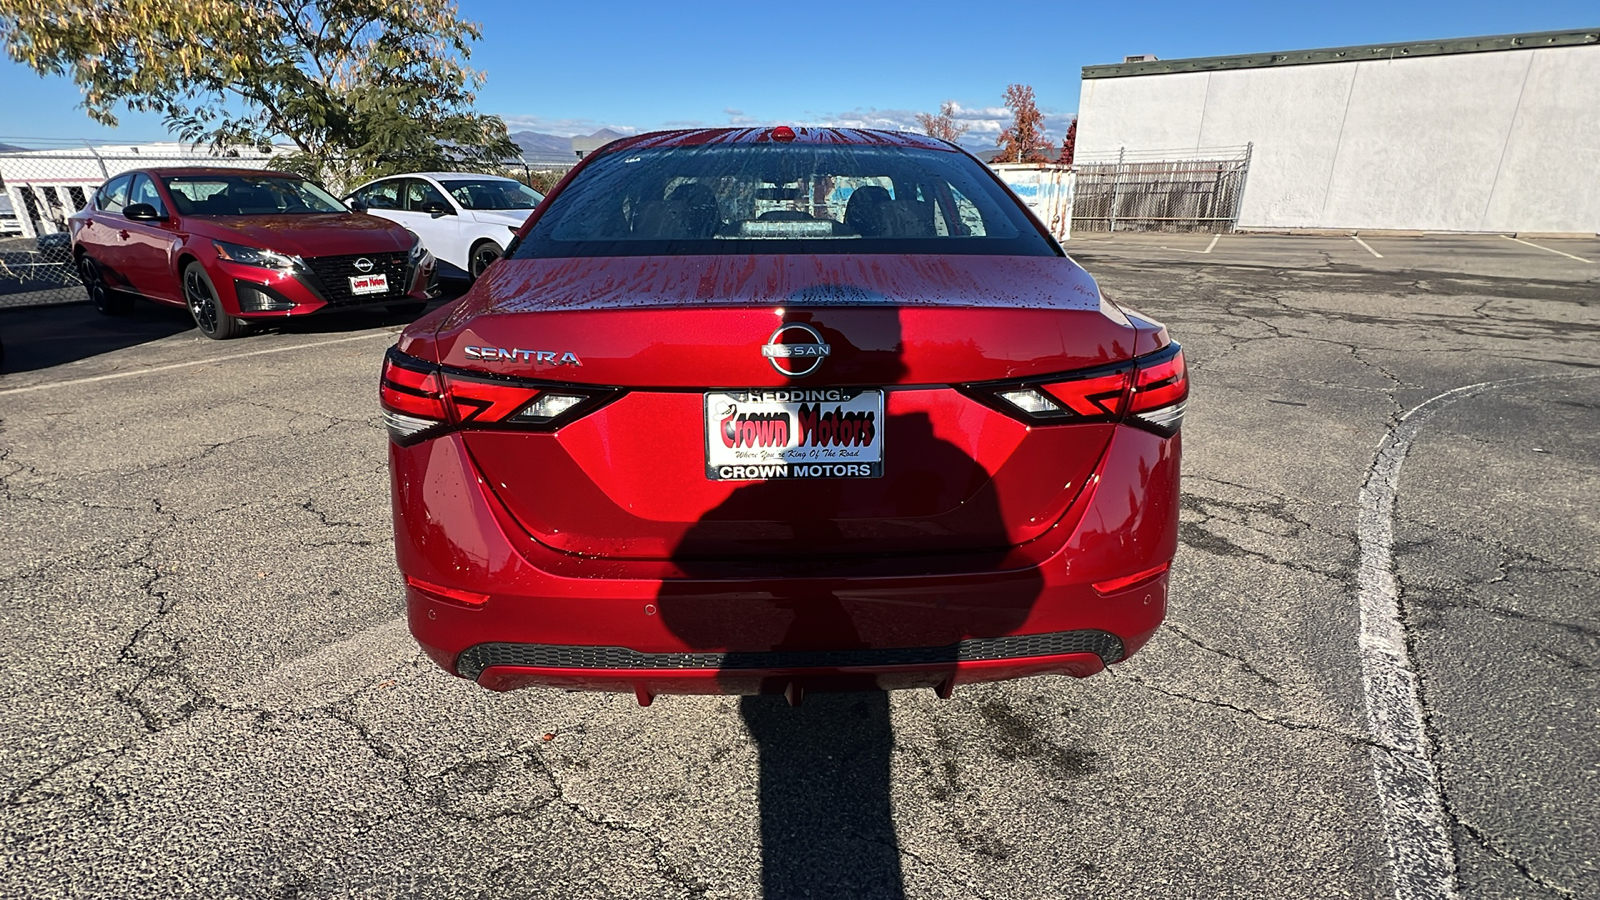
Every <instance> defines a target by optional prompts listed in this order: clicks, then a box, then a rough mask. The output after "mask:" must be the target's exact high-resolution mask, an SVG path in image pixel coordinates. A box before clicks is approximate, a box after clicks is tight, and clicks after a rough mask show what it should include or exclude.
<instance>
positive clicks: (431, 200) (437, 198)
mask: <svg viewBox="0 0 1600 900" xmlns="http://www.w3.org/2000/svg"><path fill="white" fill-rule="evenodd" d="M435 203H437V204H438V205H439V206H442V207H444V208H445V209H450V208H451V207H450V204H449V202H448V201H446V200H445V199H444V194H441V193H439V189H438V188H436V187H434V186H433V185H432V184H429V183H428V182H426V181H423V180H422V179H420V178H408V179H406V210H407V211H409V212H427V211H428V209H427V208H428V207H429V206H430V205H432V204H435Z"/></svg>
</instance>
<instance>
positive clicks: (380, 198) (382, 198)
mask: <svg viewBox="0 0 1600 900" xmlns="http://www.w3.org/2000/svg"><path fill="white" fill-rule="evenodd" d="M403 183H404V182H402V180H401V179H398V178H394V179H390V180H389V181H380V182H378V183H377V184H369V185H367V186H366V187H364V188H362V189H361V190H359V191H356V192H355V194H354V195H353V196H352V199H354V200H355V201H356V202H357V203H360V204H361V205H363V206H365V207H366V208H368V209H401V208H402V204H401V200H400V188H401V185H402V184H403Z"/></svg>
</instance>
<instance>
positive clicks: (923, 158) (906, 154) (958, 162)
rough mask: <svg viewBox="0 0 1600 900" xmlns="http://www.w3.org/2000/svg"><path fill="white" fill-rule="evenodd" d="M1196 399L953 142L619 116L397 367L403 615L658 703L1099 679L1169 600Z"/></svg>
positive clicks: (509, 663)
mask: <svg viewBox="0 0 1600 900" xmlns="http://www.w3.org/2000/svg"><path fill="white" fill-rule="evenodd" d="M1187 396H1188V381H1187V376H1186V373H1185V369H1184V363H1183V355H1182V353H1181V351H1180V350H1179V348H1178V345H1177V344H1175V343H1173V342H1172V341H1171V340H1170V339H1169V337H1168V335H1167V331H1166V329H1165V328H1164V327H1163V326H1161V325H1160V324H1158V323H1155V322H1152V321H1150V320H1148V319H1145V318H1142V317H1140V316H1138V315H1137V314H1135V313H1133V312H1131V311H1128V310H1125V309H1122V308H1119V307H1118V306H1117V305H1116V304H1115V303H1114V302H1112V301H1111V300H1109V299H1108V298H1106V297H1105V296H1104V295H1103V294H1102V293H1101V292H1100V290H1099V288H1098V287H1097V286H1096V284H1095V282H1094V279H1093V278H1091V277H1090V276H1089V275H1088V273H1086V272H1085V271H1084V270H1083V269H1081V268H1080V267H1079V266H1078V265H1077V264H1076V263H1074V262H1073V261H1072V260H1071V259H1069V258H1067V256H1066V255H1065V254H1064V253H1063V252H1062V250H1061V248H1060V247H1059V246H1058V245H1057V244H1056V242H1055V241H1054V240H1052V239H1051V237H1050V235H1049V234H1048V232H1047V231H1046V230H1045V229H1044V228H1043V227H1042V226H1041V225H1040V224H1039V223H1038V222H1037V221H1036V220H1035V219H1033V218H1032V217H1031V216H1030V215H1029V213H1028V212H1027V210H1026V209H1025V208H1024V207H1023V206H1022V205H1021V204H1020V203H1019V202H1018V201H1017V199H1016V198H1015V197H1014V196H1013V195H1012V194H1011V193H1010V192H1009V191H1007V190H1006V188H1005V187H1004V186H1003V185H1002V184H1001V183H1000V182H999V181H998V180H996V179H995V178H994V176H993V175H992V174H991V173H990V172H989V170H988V169H987V168H985V167H984V166H983V165H982V164H981V163H979V162H978V161H977V160H976V159H974V158H973V157H971V156H969V155H967V154H966V153H964V152H962V151H961V150H959V149H957V148H955V147H953V146H951V145H948V144H945V143H942V142H939V141H935V140H932V139H927V138H922V137H918V136H912V135H906V134H895V133H886V132H877V131H840V130H831V129H790V128H787V127H778V128H773V129H770V130H768V129H759V130H709V131H683V132H669V133H659V134H648V135H642V136H639V137H634V138H628V139H624V140H621V141H617V142H615V143H612V144H610V145H608V146H606V147H605V148H603V149H601V150H600V151H597V152H596V153H594V154H592V155H591V156H590V157H588V158H587V159H585V160H584V161H583V163H582V164H581V165H580V166H579V167H578V168H577V169H575V170H574V171H573V172H572V174H571V175H570V176H569V177H568V178H567V179H566V180H565V181H564V182H563V183H562V184H561V185H559V186H558V187H557V188H556V190H555V191H554V192H553V193H552V194H551V196H550V198H549V200H548V201H546V203H545V204H544V205H543V206H542V208H541V209H540V211H539V212H538V213H536V214H535V216H534V217H533V218H531V219H530V220H529V222H528V224H527V225H526V226H524V228H523V231H522V232H521V234H520V236H519V238H518V239H517V240H516V241H514V242H513V245H512V246H511V247H510V248H508V251H507V254H506V258H505V259H503V260H502V261H501V262H499V263H498V264H496V265H495V266H494V267H493V268H491V269H490V270H489V271H488V272H487V273H486V274H485V275H484V277H483V278H482V279H481V280H480V281H479V282H478V283H477V285H476V286H475V287H474V288H473V289H472V291H471V292H470V293H468V294H467V295H466V296H464V297H463V298H461V299H460V300H459V301H457V302H455V303H453V304H451V305H448V306H446V307H443V308H441V309H439V310H436V311H435V312H434V313H432V314H430V315H428V316H426V317H424V318H422V319H420V320H418V321H417V322H416V323H414V324H413V325H412V326H411V327H410V328H408V329H407V330H406V331H405V333H404V334H403V335H402V336H401V338H400V341H399V343H398V345H397V346H395V347H394V348H393V349H391V350H390V351H389V354H388V357H387V359H386V361H385V362H384V366H383V373H382V381H381V400H382V405H383V407H384V417H385V420H386V422H387V424H388V429H389V434H390V436H391V438H392V440H391V443H390V468H391V472H392V487H393V499H394V512H395V544H396V550H397V557H398V561H399V565H400V569H401V571H402V572H403V574H404V576H405V583H406V594H407V603H408V608H409V618H410V625H411V631H412V633H413V634H414V635H415V636H416V638H417V640H418V641H419V642H420V643H421V645H422V647H423V648H424V649H425V650H426V651H427V652H428V654H429V655H430V656H432V658H433V659H434V660H436V661H437V662H438V663H439V665H441V666H443V667H444V668H445V669H446V670H448V671H450V672H453V673H455V674H457V675H460V676H462V677H465V678H471V679H474V680H476V681H477V682H478V683H479V684H481V685H483V686H484V687H487V688H491V689H494V690H508V689H512V688H516V687H521V686H524V685H551V686H558V687H564V688H578V689H594V690H619V691H633V692H635V694H636V695H637V696H638V698H639V700H640V702H641V703H648V702H649V701H650V699H651V698H652V697H654V696H655V695H657V694H662V693H699V692H731V693H746V694H748V693H766V692H772V693H779V692H782V693H788V694H789V696H790V699H791V701H797V700H798V698H799V696H800V695H802V694H803V693H804V692H805V691H807V690H850V689H893V688H907V687H933V688H936V689H937V690H938V691H939V693H940V694H941V695H943V696H948V694H949V692H950V690H951V689H952V688H953V687H954V685H956V684H961V683H967V682H980V681H992V680H999V679H1006V678H1015V677H1019V676H1025V675H1035V674H1041V673H1066V674H1070V675H1076V676H1087V675H1091V674H1093V673H1095V672H1098V671H1100V670H1101V669H1102V668H1103V667H1104V666H1105V665H1107V664H1109V663H1114V662H1118V661H1120V660H1122V659H1126V658H1127V656H1128V655H1129V654H1131V653H1132V652H1134V651H1135V650H1136V649H1138V648H1139V647H1140V646H1142V645H1143V644H1144V643H1145V642H1146V641H1147V640H1148V639H1149V638H1150V636H1151V635H1152V634H1153V633H1154V632H1155V630H1156V628H1157V626H1158V625H1159V624H1160V623H1161V619H1162V616H1163V615H1164V612H1165V609H1166V593H1167V572H1168V567H1169V565H1170V564H1171V561H1172V557H1173V554H1174V552H1175V550H1176V548H1177V526H1178V460H1179V449H1180V437H1179V434H1178V428H1179V425H1180V422H1181V419H1182V416H1183V409H1184V402H1185V400H1186V398H1187Z"/></svg>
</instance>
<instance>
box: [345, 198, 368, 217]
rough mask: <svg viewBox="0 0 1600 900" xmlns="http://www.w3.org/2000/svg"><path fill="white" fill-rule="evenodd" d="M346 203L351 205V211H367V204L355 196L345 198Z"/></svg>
mask: <svg viewBox="0 0 1600 900" xmlns="http://www.w3.org/2000/svg"><path fill="white" fill-rule="evenodd" d="M344 204H345V205H346V206H348V207H350V211H351V212H358V213H364V212H366V211H367V205H366V204H365V203H362V202H361V201H360V200H357V199H356V198H354V197H346V198H344Z"/></svg>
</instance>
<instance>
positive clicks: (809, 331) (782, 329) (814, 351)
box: [761, 322, 833, 378]
mask: <svg viewBox="0 0 1600 900" xmlns="http://www.w3.org/2000/svg"><path fill="white" fill-rule="evenodd" d="M785 335H788V336H789V338H788V339H785ZM807 338H809V339H810V340H809V341H808V340H807ZM789 339H792V340H795V342H794V343H789V342H788V340H789ZM832 349H833V348H831V347H829V346H828V345H827V344H825V343H823V341H822V335H821V334H819V333H818V332H817V330H816V329H815V328H812V327H811V326H810V325H802V324H800V323H799V322H790V323H789V324H787V325H780V326H778V330H777V331H774V332H773V333H772V337H769V338H767V342H766V343H765V344H763V345H762V347H761V355H762V356H765V357H766V358H767V362H770V363H772V367H773V368H774V369H777V370H778V374H780V375H787V376H789V377H790V378H800V377H802V376H804V375H810V374H811V373H812V372H815V371H816V370H817V366H820V365H822V359H823V357H825V356H827V355H828V354H829V353H830V352H831V351H832ZM785 366H787V367H788V368H785Z"/></svg>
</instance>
